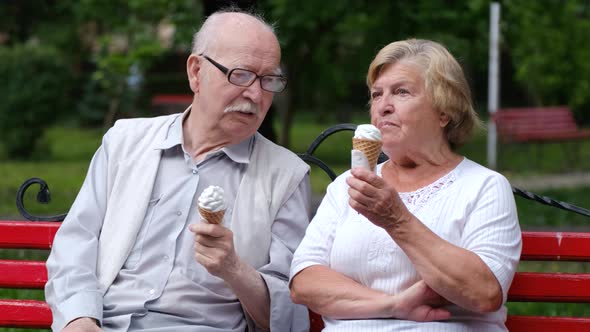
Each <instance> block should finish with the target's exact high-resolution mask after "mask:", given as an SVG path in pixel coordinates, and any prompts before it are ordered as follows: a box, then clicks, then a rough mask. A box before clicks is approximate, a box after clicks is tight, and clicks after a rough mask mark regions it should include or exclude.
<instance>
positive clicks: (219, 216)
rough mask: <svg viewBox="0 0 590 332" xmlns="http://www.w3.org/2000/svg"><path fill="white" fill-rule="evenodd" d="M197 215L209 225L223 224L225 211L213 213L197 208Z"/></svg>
mask: <svg viewBox="0 0 590 332" xmlns="http://www.w3.org/2000/svg"><path fill="white" fill-rule="evenodd" d="M199 214H200V215H201V217H202V218H203V219H205V220H206V221H207V222H208V223H210V224H221V223H222V222H223V216H224V215H225V210H221V211H217V212H213V211H211V210H207V209H203V208H202V207H200V206H199Z"/></svg>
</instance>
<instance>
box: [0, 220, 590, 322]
mask: <svg viewBox="0 0 590 332" xmlns="http://www.w3.org/2000/svg"><path fill="white" fill-rule="evenodd" d="M60 224H61V223H59V222H28V221H25V222H22V221H12V222H11V221H0V248H24V249H50V248H51V243H52V241H53V237H54V236H55V233H56V232H57V229H58V227H59V225H60ZM521 260H527V261H538V260H548V261H579V262H590V233H569V232H523V249H522V256H521ZM46 281H47V271H46V269H45V262H42V261H24V260H0V287H1V288H29V289H43V287H44V285H45V282H46ZM508 300H509V301H526V302H573V303H590V273H583V274H569V273H558V272H551V273H541V272H518V273H517V274H516V276H515V278H514V281H513V283H512V286H511V287H510V291H509V293H508ZM311 318H312V329H311V331H320V330H321V326H323V324H322V321H321V318H320V317H319V316H318V315H315V314H313V313H311ZM50 325H51V311H50V309H49V306H48V305H47V304H46V303H45V302H43V301H35V300H14V299H0V326H15V327H32V328H47V327H49V326H50ZM507 326H508V327H509V329H510V331H530V330H535V331H539V332H543V331H566V330H570V331H578V330H582V329H585V330H590V317H586V318H569V317H539V316H509V318H508V322H507Z"/></svg>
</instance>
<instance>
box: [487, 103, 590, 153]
mask: <svg viewBox="0 0 590 332" xmlns="http://www.w3.org/2000/svg"><path fill="white" fill-rule="evenodd" d="M492 119H493V120H494V122H495V124H496V132H497V134H498V138H499V141H500V142H502V143H507V144H508V143H565V142H575V141H581V140H586V139H590V130H587V129H580V128H579V127H578V125H577V124H576V122H575V120H574V116H573V114H572V112H571V111H570V109H569V108H568V107H566V106H556V107H530V108H503V109H499V110H498V112H496V113H494V115H493V116H492ZM572 144H573V143H572ZM563 151H564V152H563V153H564V158H565V160H566V161H567V163H568V164H569V165H575V164H576V163H577V162H578V161H579V155H580V145H579V144H575V145H574V146H572V145H571V144H570V145H568V146H566V147H565V149H563Z"/></svg>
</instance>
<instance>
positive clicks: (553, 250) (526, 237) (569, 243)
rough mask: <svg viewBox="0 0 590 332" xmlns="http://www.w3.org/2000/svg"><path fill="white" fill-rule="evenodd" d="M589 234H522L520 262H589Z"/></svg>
mask: <svg viewBox="0 0 590 332" xmlns="http://www.w3.org/2000/svg"><path fill="white" fill-rule="evenodd" d="M588 243H590V233H577V232H522V254H521V260H529V261H530V260H537V261H539V260H558V261H577V262H589V261H590V245H588Z"/></svg>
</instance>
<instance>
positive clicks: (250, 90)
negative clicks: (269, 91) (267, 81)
mask: <svg viewBox="0 0 590 332" xmlns="http://www.w3.org/2000/svg"><path fill="white" fill-rule="evenodd" d="M262 93H263V91H262V87H260V77H258V78H256V80H255V81H254V83H252V85H250V86H249V87H247V88H246V89H245V90H244V93H243V95H244V97H245V98H248V99H250V100H252V102H253V103H255V104H257V103H259V102H260V100H261V99H262Z"/></svg>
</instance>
